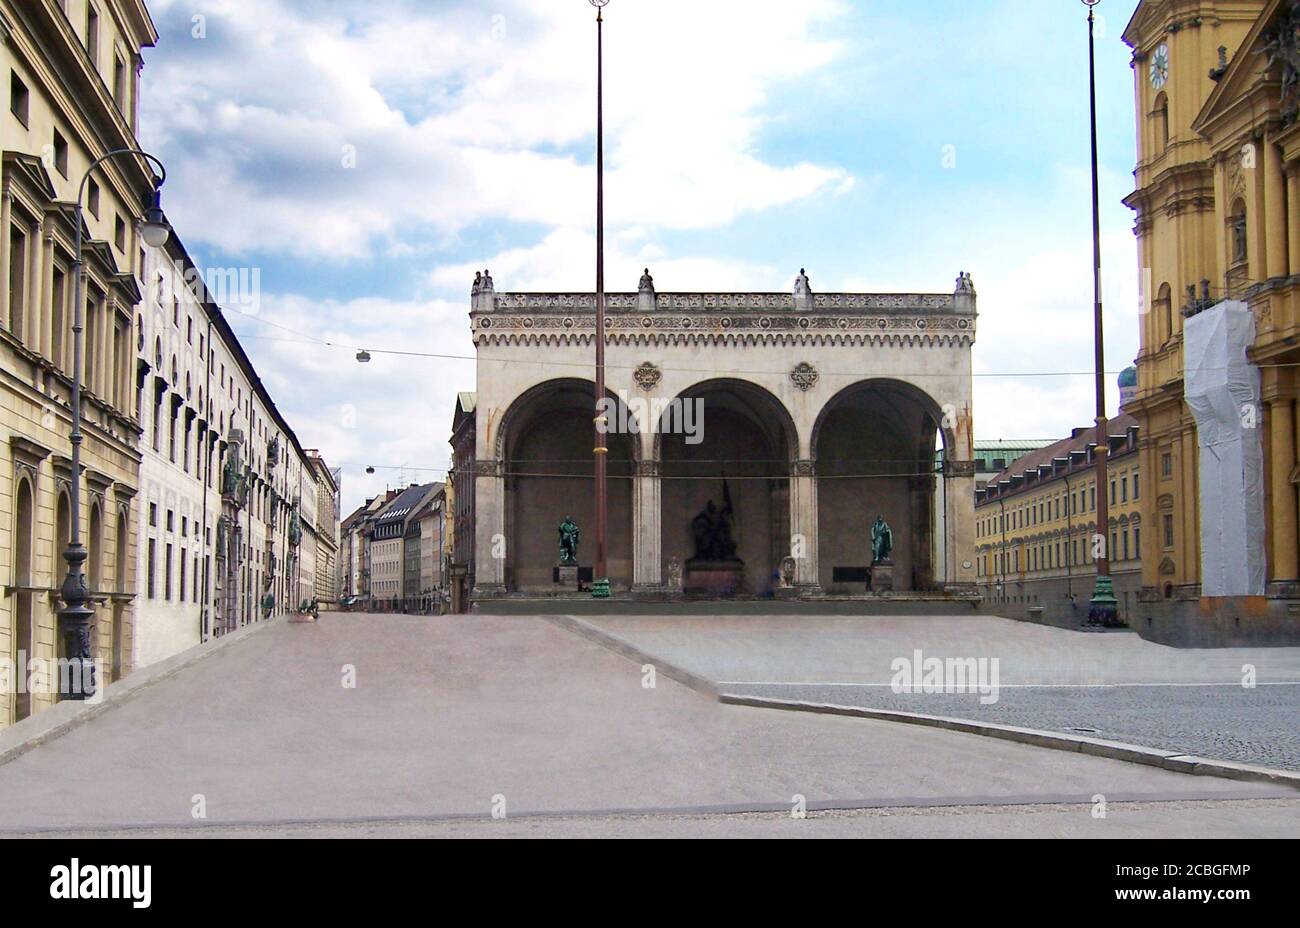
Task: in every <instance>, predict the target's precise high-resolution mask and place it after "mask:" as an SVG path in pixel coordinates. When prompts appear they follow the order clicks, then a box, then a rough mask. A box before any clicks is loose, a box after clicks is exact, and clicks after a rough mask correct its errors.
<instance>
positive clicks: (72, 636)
mask: <svg viewBox="0 0 1300 928" xmlns="http://www.w3.org/2000/svg"><path fill="white" fill-rule="evenodd" d="M123 155H131V156H132V157H136V158H141V159H143V160H144V161H145V162H146V163H150V162H151V163H153V164H155V165H157V166H158V170H159V172H160V175H161V176H159V177H158V179H157V180H155V181H154V189H153V194H152V196H151V197H150V199H149V206H148V207H147V208H146V209H145V217H144V224H143V225H142V226H141V230H140V232H141V236H142V237H143V238H144V240H145V243H146V244H147V245H149V246H150V247H152V248H161V247H162V246H163V245H165V244H167V239H168V238H170V237H171V226H170V225H168V223H167V219H166V217H165V216H164V215H163V211H162V185H163V183H164V182H165V181H166V180H167V169H166V168H165V167H163V163H162V162H161V161H159V160H158V159H157V158H155V157H154V156H153V155H150V154H148V153H146V152H142V151H138V150H136V149H134V148H119V149H115V150H113V151H110V152H108V153H107V154H105V155H103V156H101V157H99V158H98V159H96V160H95V161H94V162H93V163H92V164H91V165H90V167H89V168H87V169H86V173H85V176H83V177H82V178H81V184H80V185H79V186H78V188H77V206H76V213H75V214H74V216H73V219H74V221H75V222H76V225H77V248H76V255H75V257H74V261H73V266H72V267H73V274H74V275H75V279H76V296H75V302H74V304H73V309H72V340H73V348H72V439H71V440H72V487H71V493H70V497H71V499H70V500H69V510H70V511H69V515H70V517H71V519H70V522H71V526H70V529H71V531H70V536H69V538H68V547H67V548H66V549H64V552H63V559H64V560H65V561H66V562H67V564H68V573H67V576H65V577H64V578H63V586H62V587H61V588H60V590H59V598H60V599H61V600H62V601H63V606H62V607H61V608H60V609H59V635H60V637H61V638H62V639H63V643H64V644H63V653H64V656H65V658H66V660H67V661H68V665H69V669H71V668H72V667H73V666H74V665H75V667H76V671H75V672H73V673H69V674H68V675H66V676H63V675H61V676H60V680H61V682H62V681H63V680H67V681H68V684H69V688H70V689H71V692H66V693H63V692H61V693H60V696H61V697H62V698H65V699H68V700H72V701H80V700H85V699H89V698H90V697H91V696H93V695H94V693H95V689H96V685H97V684H96V680H95V665H94V661H93V660H92V658H91V654H90V620H91V618H92V617H93V616H94V614H95V610H94V608H93V607H92V606H91V605H90V590H89V589H88V588H87V586H86V574H85V571H84V569H83V566H84V565H85V563H86V548H85V545H83V544H82V543H81V444H82V442H83V441H84V438H85V436H84V435H83V434H82V431H81V377H82V370H83V361H84V357H85V337H84V331H85V312H86V306H85V299H86V279H85V263H84V260H83V255H82V248H83V244H84V243H83V239H84V235H83V231H82V230H83V227H84V222H83V219H82V206H83V203H84V201H85V196H86V185H87V184H88V183H89V182H90V177H91V174H93V173H94V171H95V168H97V167H99V165H101V164H103V163H104V162H105V161H108V160H109V159H111V158H117V157H121V156H123ZM120 554H121V552H119V556H120ZM60 689H62V686H60Z"/></svg>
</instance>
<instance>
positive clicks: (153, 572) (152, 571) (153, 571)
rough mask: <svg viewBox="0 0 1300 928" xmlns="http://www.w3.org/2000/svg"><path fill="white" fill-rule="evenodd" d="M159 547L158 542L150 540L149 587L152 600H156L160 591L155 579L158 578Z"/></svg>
mask: <svg viewBox="0 0 1300 928" xmlns="http://www.w3.org/2000/svg"><path fill="white" fill-rule="evenodd" d="M157 545H158V543H157V542H156V541H154V540H153V539H152V538H150V539H149V557H148V565H147V569H148V572H149V574H148V586H149V598H150V599H154V598H155V597H156V596H157V594H158V591H157V589H156V587H155V585H154V578H155V577H156V576H157V566H158V565H157V563H156V561H157V554H158V552H157Z"/></svg>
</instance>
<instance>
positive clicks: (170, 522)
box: [167, 509, 176, 532]
mask: <svg viewBox="0 0 1300 928" xmlns="http://www.w3.org/2000/svg"><path fill="white" fill-rule="evenodd" d="M175 530H176V511H175V510H173V509H168V510H167V531H169V532H173V531H175Z"/></svg>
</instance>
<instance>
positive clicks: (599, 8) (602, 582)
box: [591, 0, 609, 599]
mask: <svg viewBox="0 0 1300 928" xmlns="http://www.w3.org/2000/svg"><path fill="white" fill-rule="evenodd" d="M608 2H609V0H591V4H592V5H593V6H595V7H596V418H595V425H596V444H595V448H594V449H593V450H594V453H595V457H596V565H595V571H594V577H593V582H592V585H591V595H592V596H593V597H595V598H596V599H606V598H608V597H609V572H608V570H607V564H606V557H607V551H606V547H605V545H606V536H607V530H608V523H609V512H608V498H607V493H606V491H607V486H606V463H607V461H608V458H609V448H608V447H607V435H608V431H609V420H608V418H606V416H605V413H604V409H605V402H604V400H605V48H604V26H605V16H604V12H605V11H604V6H605V4H607V3H608Z"/></svg>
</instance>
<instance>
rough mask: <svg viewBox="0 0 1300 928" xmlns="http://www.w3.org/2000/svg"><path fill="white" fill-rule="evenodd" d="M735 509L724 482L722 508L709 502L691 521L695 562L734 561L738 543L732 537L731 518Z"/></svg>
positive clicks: (711, 501)
mask: <svg viewBox="0 0 1300 928" xmlns="http://www.w3.org/2000/svg"><path fill="white" fill-rule="evenodd" d="M734 513H735V508H734V507H733V506H732V504H731V490H730V488H729V487H728V486H727V482H726V481H725V480H724V481H723V482H722V508H721V509H719V508H718V506H717V504H716V503H714V502H713V500H709V502H708V505H706V506H705V507H704V511H703V512H701V513H700V514H699V515H697V516H696V517H695V518H694V519H692V520H691V535H692V536H693V537H694V539H695V558H694V559H695V560H697V561H734V560H737V558H736V542H735V540H734V539H733V538H732V537H731V517H732V515H733V514H734Z"/></svg>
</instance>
